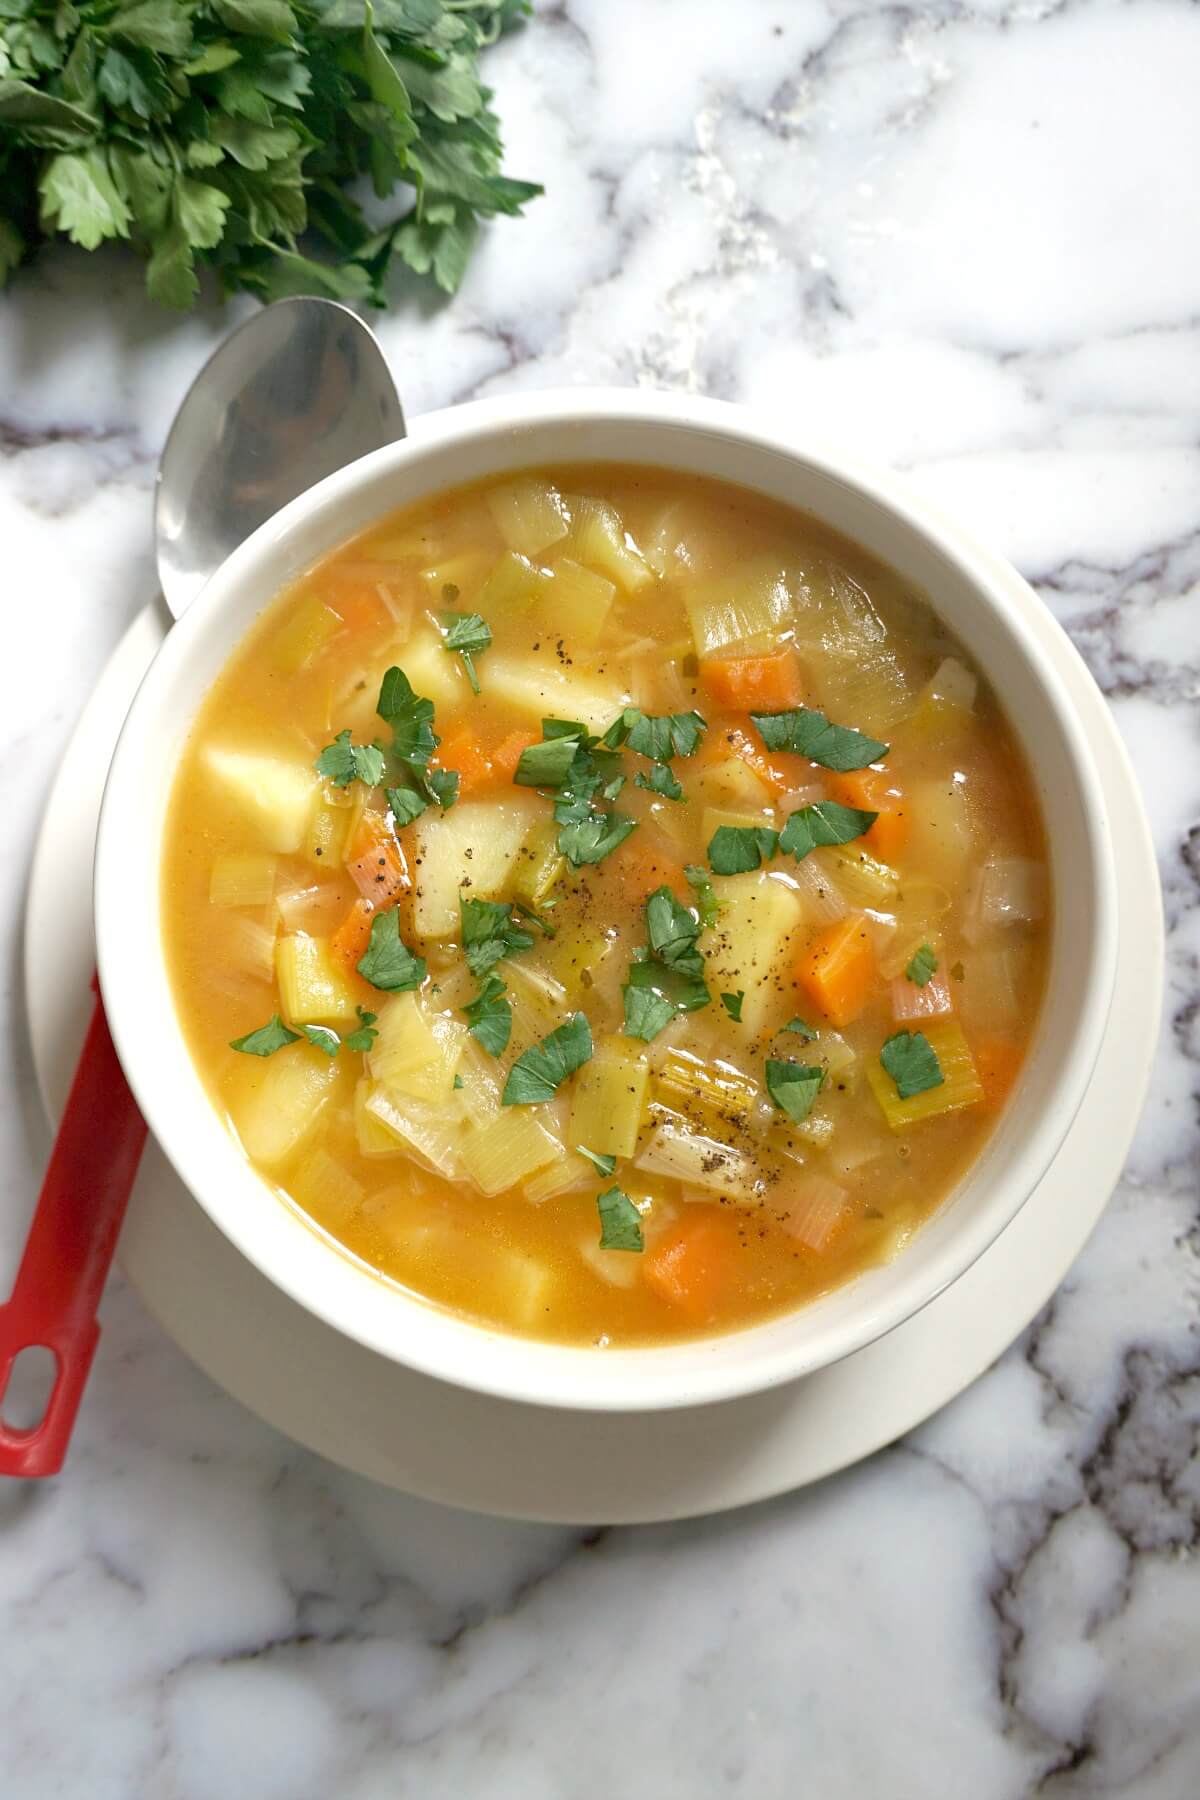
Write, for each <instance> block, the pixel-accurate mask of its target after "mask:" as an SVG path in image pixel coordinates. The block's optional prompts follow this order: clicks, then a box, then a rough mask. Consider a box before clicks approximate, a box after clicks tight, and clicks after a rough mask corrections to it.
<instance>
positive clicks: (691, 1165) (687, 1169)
mask: <svg viewBox="0 0 1200 1800" xmlns="http://www.w3.org/2000/svg"><path fill="white" fill-rule="evenodd" d="M651 1118H652V1120H653V1123H654V1129H653V1131H652V1132H651V1134H650V1138H649V1142H648V1143H647V1144H646V1147H645V1149H644V1150H642V1152H641V1154H640V1155H639V1156H637V1157H635V1159H634V1163H635V1167H637V1168H639V1169H643V1170H644V1171H645V1172H646V1173H647V1174H653V1175H670V1176H673V1177H674V1178H675V1179H676V1180H677V1181H682V1182H685V1183H687V1184H688V1185H689V1186H694V1187H699V1188H704V1189H705V1190H706V1191H707V1192H708V1193H710V1194H724V1195H725V1196H726V1198H728V1199H730V1200H737V1201H741V1202H744V1203H748V1204H753V1203H754V1202H755V1201H757V1200H758V1199H759V1198H760V1196H761V1193H762V1186H763V1184H762V1181H761V1179H760V1177H759V1175H758V1172H757V1170H756V1169H755V1166H754V1164H753V1162H752V1161H751V1159H750V1158H749V1157H748V1156H745V1155H743V1153H742V1152H741V1151H740V1150H732V1149H730V1147H729V1145H728V1144H721V1143H718V1142H717V1140H716V1139H715V1138H710V1137H704V1136H703V1135H702V1134H701V1133H700V1132H697V1131H692V1130H690V1129H689V1127H688V1123H687V1121H686V1119H683V1118H681V1117H680V1116H679V1114H678V1113H673V1112H669V1111H668V1110H667V1108H666V1107H664V1106H654V1107H652V1108H651Z"/></svg>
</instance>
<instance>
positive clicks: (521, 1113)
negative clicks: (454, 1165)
mask: <svg viewBox="0 0 1200 1800" xmlns="http://www.w3.org/2000/svg"><path fill="white" fill-rule="evenodd" d="M461 1153H462V1161H463V1167H464V1168H465V1170H466V1172H467V1174H468V1175H469V1176H470V1178H471V1180H472V1181H473V1182H474V1183H475V1185H476V1187H477V1188H478V1189H479V1190H480V1192H481V1193H483V1194H486V1195H487V1196H488V1197H489V1198H491V1197H492V1196H493V1195H495V1194H503V1193H506V1192H507V1191H508V1189H509V1188H514V1187H519V1186H520V1184H521V1183H522V1182H523V1181H526V1180H528V1178H529V1177H530V1176H531V1175H536V1174H537V1172H538V1170H539V1169H544V1168H546V1167H547V1166H548V1165H549V1164H551V1163H555V1164H557V1163H558V1162H559V1161H560V1160H561V1158H562V1154H563V1146H562V1140H561V1139H560V1138H557V1137H555V1135H554V1133H553V1132H551V1131H547V1129H546V1127H545V1126H544V1125H543V1124H542V1123H541V1121H540V1120H539V1119H535V1118H534V1116H533V1114H532V1112H531V1111H529V1110H528V1109H527V1108H524V1107H519V1106H506V1107H504V1108H503V1110H502V1111H501V1112H500V1113H499V1114H498V1115H497V1116H496V1118H495V1119H493V1120H492V1121H491V1122H490V1123H489V1124H487V1125H482V1126H479V1125H473V1126H470V1127H468V1129H467V1130H466V1131H465V1132H464V1134H463V1138H462V1147H461Z"/></svg>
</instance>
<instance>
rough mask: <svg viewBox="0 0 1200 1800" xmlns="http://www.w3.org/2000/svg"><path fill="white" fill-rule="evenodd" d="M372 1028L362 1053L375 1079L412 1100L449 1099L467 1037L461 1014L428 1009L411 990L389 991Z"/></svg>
mask: <svg viewBox="0 0 1200 1800" xmlns="http://www.w3.org/2000/svg"><path fill="white" fill-rule="evenodd" d="M375 1029H376V1031H377V1033H378V1036H377V1037H376V1039H375V1042H374V1043H373V1044H372V1046H371V1050H370V1054H369V1057H368V1062H369V1066H370V1070H371V1075H372V1078H373V1079H374V1080H375V1081H378V1082H381V1083H382V1084H383V1086H384V1087H386V1088H387V1089H388V1090H389V1091H390V1092H396V1093H401V1094H408V1095H411V1096H412V1097H413V1098H414V1099H416V1100H428V1101H430V1102H434V1101H445V1100H448V1099H449V1097H450V1095H451V1094H452V1093H453V1091H454V1077H455V1075H456V1074H457V1072H458V1065H459V1061H460V1059H461V1057H462V1052H463V1045H464V1044H465V1043H466V1040H467V1027H466V1025H465V1024H464V1023H463V1022H462V1021H461V1020H459V1019H455V1018H453V1017H452V1016H451V1015H450V1014H449V1013H438V1012H432V1011H430V1010H429V1008H428V1007H427V1006H426V1005H425V1003H424V1002H423V1001H422V1000H421V998H420V997H419V996H418V995H417V994H413V993H407V994H393V995H392V996H391V998H390V999H388V1000H385V1001H384V1002H383V1005H382V1007H381V1008H380V1011H379V1017H378V1019H377V1020H376V1022H375Z"/></svg>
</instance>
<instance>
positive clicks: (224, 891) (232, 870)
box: [208, 855, 278, 906]
mask: <svg viewBox="0 0 1200 1800" xmlns="http://www.w3.org/2000/svg"><path fill="white" fill-rule="evenodd" d="M277 866H278V865H277V864H276V861H275V858H274V857H273V856H250V855H247V856H217V857H214V859H213V866H212V873H211V875H210V876H209V882H208V899H209V904H210V905H211V906H266V905H267V904H268V902H269V901H271V900H272V899H273V898H274V895H275V870H276V868H277Z"/></svg>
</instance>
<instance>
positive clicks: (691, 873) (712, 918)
mask: <svg viewBox="0 0 1200 1800" xmlns="http://www.w3.org/2000/svg"><path fill="white" fill-rule="evenodd" d="M683 873H684V875H685V877H686V878H687V884H688V886H689V887H690V888H691V890H692V892H693V894H695V896H696V908H697V911H698V912H699V914H700V923H701V925H702V926H703V927H704V928H705V930H707V929H708V927H709V926H710V925H715V924H716V922H717V920H718V919H719V918H720V916H721V904H722V903H721V901H720V900H718V899H717V890H716V888H715V887H714V886H713V884H712V881H711V879H710V878H709V873H708V870H707V869H706V868H705V867H704V866H703V864H701V863H689V864H688V865H687V867H686V869H685V870H684V871H683Z"/></svg>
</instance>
